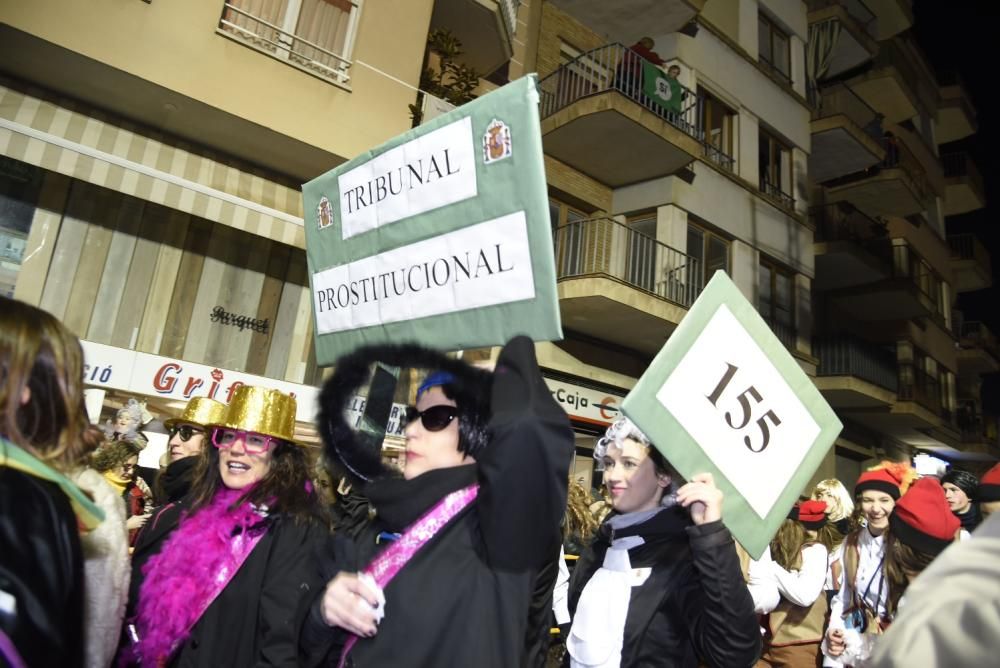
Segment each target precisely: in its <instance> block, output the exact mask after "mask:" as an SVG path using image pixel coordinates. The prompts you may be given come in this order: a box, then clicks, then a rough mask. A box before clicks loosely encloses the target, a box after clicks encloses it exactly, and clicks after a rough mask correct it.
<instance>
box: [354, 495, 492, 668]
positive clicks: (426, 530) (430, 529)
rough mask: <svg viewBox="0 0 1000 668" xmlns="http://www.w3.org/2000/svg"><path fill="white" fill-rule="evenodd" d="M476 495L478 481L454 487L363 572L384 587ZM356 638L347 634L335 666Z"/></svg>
mask: <svg viewBox="0 0 1000 668" xmlns="http://www.w3.org/2000/svg"><path fill="white" fill-rule="evenodd" d="M477 496H479V485H478V484H475V485H469V486H468V487H463V488H462V489H459V490H456V491H454V492H452V493H451V494H449V495H447V496H446V497H444V498H443V499H441V500H440V501H438V502H437V503H436V504H434V507H433V508H431V509H430V510H428V511H427V512H426V513H424V514H423V515H421V516H420V517H419V518H418V519H417V521H416V522H414V523H413V524H411V525H410V526H409V527H407V528H406V530H405V531H404V532H403V535H402V536H400V537H399V539H398V540H396V541H395V542H394V543H391V544H390V545H389V547H387V548H385V549H384V550H383V551H382V552H380V553H379V554H378V556H377V557H375V558H374V559H373V560H372V562H371V563H370V564H368V566H367V567H366V568H365V570H364V572H365V573H367V574H368V575H370V576H372V579H373V580H375V584H377V585H378V586H379V588H380V589H385V588H386V587H387V586H388V584H389V582H391V581H392V579H393V578H394V577H396V574H397V573H399V571H401V570H403V566H405V565H406V563H407V562H408V561H409V560H410V559H412V558H413V555H415V554H416V553H417V552H419V551H420V548H422V547H423V546H424V545H425V544H426V543H427V541H429V540H430V539H431V538H433V537H434V535H435V534H437V532H438V531H440V530H441V529H443V528H445V527H446V526H447V525H448V523H449V522H451V521H452V519H454V518H455V516H456V515H458V514H459V513H460V512H462V509H463V508H465V507H466V506H468V505H469V504H470V503H472V502H473V501H475V500H476V497H477ZM357 642H358V636H356V635H353V634H352V635H350V636H349V637H348V638H347V642H345V643H344V649H343V650H341V653H340V662H339V663H338V664H337V667H338V668H344V666H345V665H347V655H348V654H350V652H351V650H352V649H353V648H354V645H355V644H356V643H357Z"/></svg>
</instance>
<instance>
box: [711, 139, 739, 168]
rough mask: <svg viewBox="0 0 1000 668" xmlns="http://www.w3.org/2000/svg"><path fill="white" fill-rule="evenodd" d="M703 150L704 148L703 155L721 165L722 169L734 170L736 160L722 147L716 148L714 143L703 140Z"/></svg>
mask: <svg viewBox="0 0 1000 668" xmlns="http://www.w3.org/2000/svg"><path fill="white" fill-rule="evenodd" d="M704 150H705V157H706V158H708V159H709V160H710V161H712V162H713V163H715V164H716V165H718V166H719V167H721V168H722V169H724V170H726V171H727V172H735V171H736V160H735V159H734V158H733V156H731V155H729V154H728V153H726V152H725V151H723V150H722V149H720V148H717V147H716V146H715V145H713V144H711V143H709V142H705V144H704Z"/></svg>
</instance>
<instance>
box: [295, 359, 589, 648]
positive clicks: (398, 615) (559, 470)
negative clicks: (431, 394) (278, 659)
mask: <svg viewBox="0 0 1000 668" xmlns="http://www.w3.org/2000/svg"><path fill="white" fill-rule="evenodd" d="M527 345H528V346H530V342H529V343H528V344H527ZM529 356H530V359H527V358H528V357H529ZM500 361H501V363H505V366H504V372H503V373H499V374H496V379H495V380H494V384H493V388H492V406H491V412H492V416H493V417H492V419H491V421H490V430H491V434H492V439H491V442H490V444H489V445H488V446H487V447H486V448H485V449H484V450H483V451H482V452H481V453H480V454H479V455H478V456H477V463H476V464H474V465H467V466H460V467H456V468H450V469H437V470H432V471H428V472H427V473H424V474H422V475H420V476H417V477H416V478H414V479H412V480H400V479H390V480H382V481H378V482H375V483H372V484H370V485H368V486H367V488H366V489H365V490H364V494H365V496H367V497H368V498H369V500H370V501H371V502H372V505H373V506H374V507H375V510H376V516H375V518H374V520H372V521H371V522H370V523H369V524H368V526H367V527H365V528H364V529H363V530H362V531H361V533H360V534H359V537H358V539H357V540H355V541H349V540H346V539H345V538H344V537H343V536H339V537H337V538H335V539H334V545H333V546H332V547H331V548H330V550H329V552H331V554H328V558H327V562H326V563H325V565H324V571H323V577H324V578H325V579H326V580H329V579H331V578H332V577H333V576H334V575H335V574H336V573H337V572H338V571H340V570H344V571H352V572H353V571H357V570H360V569H361V568H363V567H364V566H366V565H367V564H368V563H369V562H370V561H371V559H372V557H374V556H375V554H376V553H377V552H378V551H379V550H380V549H382V548H383V544H376V542H375V538H376V536H378V535H379V533H380V532H382V531H390V532H401V531H402V530H404V529H405V528H406V527H407V526H408V525H409V524H411V523H412V522H413V521H414V520H416V519H417V518H418V517H419V516H420V515H422V514H423V513H424V512H425V511H426V510H428V509H429V508H431V507H432V506H433V505H434V504H435V503H436V502H437V501H439V500H440V499H441V498H442V497H444V496H445V495H446V494H448V493H449V492H451V491H454V490H457V489H461V488H463V487H466V486H468V485H469V484H471V483H473V482H477V481H478V482H479V484H480V490H479V496H478V498H477V499H476V500H475V501H474V502H473V503H471V504H470V505H469V506H467V507H466V508H465V509H464V510H463V511H462V512H461V513H460V514H458V515H457V516H456V517H455V518H454V519H453V520H452V521H451V522H450V523H449V524H448V525H447V526H446V527H444V528H443V529H442V530H441V531H440V532H438V534H437V535H435V536H434V537H433V538H432V539H431V540H430V541H429V542H428V543H427V544H426V545H424V546H423V548H422V549H421V550H420V551H418V552H417V553H416V554H415V555H414V557H413V558H412V559H411V560H410V561H409V562H408V563H407V564H406V565H405V567H404V568H403V569H402V570H401V571H400V572H399V573H398V574H397V575H396V577H395V578H394V579H393V580H392V581H391V582H390V583H389V584H388V586H387V587H386V588H385V598H386V605H385V618H384V619H383V620H382V622H381V624H380V625H379V629H378V633H376V635H375V636H374V637H372V638H362V639H361V640H359V641H358V643H357V644H356V645H355V646H354V649H353V650H352V651H351V653H350V656H349V660H348V665H354V666H358V667H367V666H393V667H407V666H434V667H439V666H462V667H466V666H476V667H477V668H480V667H483V668H490V667H494V666H495V667H496V668H511V667H512V666H518V665H519V664H520V662H521V659H522V655H523V653H524V652H525V646H526V642H527V641H526V637H527V635H528V633H527V632H528V628H527V627H528V611H529V606H530V604H531V601H532V594H533V592H534V591H535V584H536V579H537V576H538V573H539V571H540V570H541V569H542V567H543V566H544V565H546V564H547V563H548V562H549V561H550V560H551V559H552V558H553V555H554V554H557V553H558V550H559V543H560V534H559V522H560V520H561V519H562V516H563V513H564V512H565V510H566V481H567V477H568V473H569V464H570V461H571V459H572V456H573V433H572V430H571V428H570V426H569V421H568V419H567V418H566V414H565V412H563V410H562V409H561V408H559V406H558V405H557V404H556V403H555V401H554V400H553V399H552V397H551V395H550V393H549V391H548V389H547V388H546V387H545V384H544V381H543V380H542V379H541V375H540V374H539V373H538V369H537V365H535V364H534V352H533V349H532V350H530V351H525V356H524V359H521V360H518V359H514V360H511V359H509V358H508V359H507V360H506V362H505V359H504V356H503V355H502V356H501V360H500ZM519 361H522V362H523V364H519ZM330 557H332V559H331V558H330ZM320 602H321V596H319V595H317V597H316V599H315V601H314V602H313V605H311V606H309V607H308V608H305V609H304V610H303V611H302V613H301V615H300V617H301V619H302V632H301V636H300V649H301V651H302V662H303V665H305V666H316V665H327V666H335V665H336V664H337V661H338V659H339V656H340V652H341V648H342V646H343V644H344V642H345V641H346V638H347V634H346V633H345V632H344V631H342V630H340V629H336V628H330V627H327V626H326V625H325V624H324V623H323V621H322V617H321V613H320V608H319V606H320ZM544 623H545V624H547V621H546V622H544Z"/></svg>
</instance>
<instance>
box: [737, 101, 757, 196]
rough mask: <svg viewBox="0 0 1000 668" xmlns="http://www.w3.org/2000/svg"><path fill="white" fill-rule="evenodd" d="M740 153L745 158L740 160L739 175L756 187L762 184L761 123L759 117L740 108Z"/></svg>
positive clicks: (738, 163)
mask: <svg viewBox="0 0 1000 668" xmlns="http://www.w3.org/2000/svg"><path fill="white" fill-rule="evenodd" d="M739 123H740V127H739V132H738V139H739V155H741V156H743V157H744V159H743V160H738V161H737V163H736V165H737V170H738V172H739V175H740V176H741V177H742V178H744V179H746V180H747V181H749V182H750V183H751V184H753V186H754V187H755V188H756V187H757V186H758V184H760V165H758V164H757V157H756V156H757V155H758V146H757V145H758V143H759V142H760V132H759V130H760V124H759V123H758V121H757V117H756V116H754V115H753V114H751V113H750V112H749V111H747V110H746V109H745V108H742V107H741V108H740V111H739Z"/></svg>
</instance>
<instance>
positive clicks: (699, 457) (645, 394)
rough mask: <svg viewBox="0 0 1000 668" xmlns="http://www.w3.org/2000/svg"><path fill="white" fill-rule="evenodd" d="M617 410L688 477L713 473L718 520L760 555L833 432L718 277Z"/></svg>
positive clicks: (810, 389)
mask: <svg viewBox="0 0 1000 668" xmlns="http://www.w3.org/2000/svg"><path fill="white" fill-rule="evenodd" d="M623 410H624V411H625V413H626V414H627V415H628V416H629V417H631V418H632V419H633V420H634V421H635V422H636V423H637V424H638V425H639V427H640V428H641V429H643V431H645V432H646V433H647V434H648V435H649V436H650V438H651V439H652V440H653V442H654V443H655V444H656V446H657V448H658V449H660V450H661V451H662V452H663V454H664V456H666V457H667V459H668V460H669V461H670V462H671V464H673V465H674V467H676V468H677V470H678V472H680V473H681V475H683V476H685V477H689V476H691V475H694V474H696V473H700V472H705V471H707V472H711V473H713V474H714V476H715V479H716V482H717V484H718V485H719V486H720V488H722V489H723V491H724V493H725V498H726V500H725V509H724V513H723V520H724V521H725V523H726V525H727V526H728V527H729V528H730V530H731V531H732V532H733V534H734V536H736V538H737V540H739V541H740V543H741V544H742V545H743V547H745V548H746V549H747V551H748V552H750V554H751V555H753V556H755V557H756V556H759V555H760V554H761V553H762V552H763V550H764V548H765V546H766V545H767V543H768V542H769V541H770V539H771V536H772V535H773V534H774V532H775V531H777V529H778V526H779V525H780V524H781V522H782V521H783V520H784V518H785V516H786V514H787V512H788V510H789V509H790V508H791V506H792V505H793V504H794V502H795V501H796V500H797V498H798V495H799V493H800V492H802V491H803V489H804V487H805V485H806V483H807V482H808V481H809V479H810V478H811V477H812V475H813V473H814V472H815V471H816V468H817V467H818V466H819V464H820V462H821V461H822V459H823V457H824V455H825V454H826V452H827V451H828V450H829V448H830V446H831V445H832V444H833V441H834V440H835V439H836V437H837V434H838V433H839V432H840V429H841V424H840V421H839V420H838V419H837V417H836V415H835V414H834V412H833V410H832V409H831V408H830V406H829V405H828V404H827V403H826V401H825V400H824V399H823V397H822V395H821V394H820V393H819V391H818V390H817V389H816V387H815V385H813V383H812V381H810V379H809V377H808V376H806V375H805V373H804V372H803V371H802V369H801V368H800V367H799V365H798V363H797V362H796V361H795V359H794V358H793V357H792V356H791V355H790V354H789V352H788V351H787V350H786V349H785V347H784V345H783V344H782V343H781V342H780V341H779V340H778V338H777V337H776V336H775V335H774V334H773V333H772V332H771V331H770V329H769V328H768V326H767V324H766V323H765V322H764V321H763V320H762V319H761V318H760V316H759V315H758V314H757V311H756V309H754V307H753V305H752V304H750V303H749V302H748V301H747V300H746V299H745V298H744V297H743V295H742V293H741V292H740V291H739V289H738V288H737V287H736V286H735V284H733V282H732V281H731V280H730V279H729V277H728V276H726V274H725V273H724V272H717V273H716V275H715V277H714V278H713V279H712V281H711V282H710V283H709V285H708V286H707V287H706V288H705V290H704V291H703V293H702V295H701V296H700V297H699V298H698V300H697V301H696V302H695V304H694V306H693V307H692V308H691V310H690V312H689V313H688V315H687V316H685V318H684V320H683V321H682V322H681V325H680V326H679V327H678V328H677V330H676V331H675V332H674V333H673V335H672V336H671V337H670V339H668V341H667V344H666V346H664V348H663V349H662V350H661V351H660V353H659V354H658V355H657V357H656V359H654V361H653V363H652V364H651V365H650V367H649V369H648V370H647V371H646V373H645V374H643V376H642V378H641V379H640V380H639V382H638V383H637V384H636V386H635V388H634V389H633V390H632V392H630V393H629V395H628V396H627V397H626V398H625V401H624V402H623Z"/></svg>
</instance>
